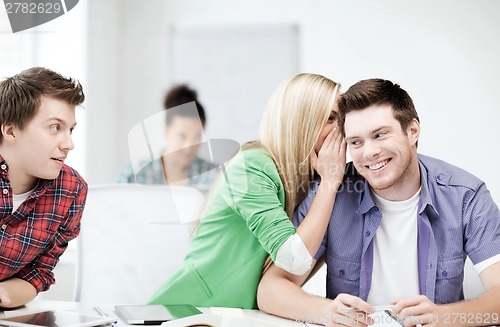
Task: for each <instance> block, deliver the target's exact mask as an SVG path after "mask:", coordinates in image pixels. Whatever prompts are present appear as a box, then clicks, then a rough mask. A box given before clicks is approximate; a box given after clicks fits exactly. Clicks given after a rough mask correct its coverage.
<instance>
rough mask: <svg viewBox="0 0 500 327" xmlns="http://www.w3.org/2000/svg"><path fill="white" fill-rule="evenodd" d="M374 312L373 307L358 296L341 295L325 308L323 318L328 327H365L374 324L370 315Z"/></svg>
mask: <svg viewBox="0 0 500 327" xmlns="http://www.w3.org/2000/svg"><path fill="white" fill-rule="evenodd" d="M373 312H374V310H373V308H372V306H371V305H369V304H368V303H366V302H365V301H363V300H362V299H360V298H359V297H357V296H352V295H349V294H339V295H338V296H337V297H336V298H335V299H334V300H332V301H330V302H329V304H328V305H327V306H326V307H325V310H324V313H323V317H324V320H325V321H324V324H325V326H326V327H338V326H352V327H365V326H368V325H370V324H373V319H372V318H371V317H369V316H368V315H369V314H371V313H373Z"/></svg>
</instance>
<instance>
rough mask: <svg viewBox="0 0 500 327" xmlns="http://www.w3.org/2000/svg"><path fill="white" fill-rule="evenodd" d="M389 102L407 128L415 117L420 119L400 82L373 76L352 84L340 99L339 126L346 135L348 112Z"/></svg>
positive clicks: (403, 126)
mask: <svg viewBox="0 0 500 327" xmlns="http://www.w3.org/2000/svg"><path fill="white" fill-rule="evenodd" d="M381 104H387V105H391V106H392V108H393V113H394V118H396V120H398V121H399V123H400V124H401V128H402V129H403V131H404V130H406V128H407V127H408V125H409V124H410V122H411V121H412V120H413V119H416V120H417V121H420V120H419V118H418V114H417V111H416V110H415V106H414V104H413V100H412V99H411V97H410V96H409V95H408V93H407V92H406V91H405V90H403V89H402V88H401V87H400V86H399V85H398V84H394V83H392V82H391V81H388V80H384V79H380V78H372V79H366V80H362V81H360V82H358V83H356V84H354V85H353V86H351V87H350V88H349V89H348V90H347V91H346V92H345V93H343V94H342V95H341V96H340V99H339V103H338V106H339V128H340V131H341V132H342V134H343V135H344V136H345V130H344V123H345V116H346V115H347V113H349V112H351V111H353V110H362V109H365V108H367V107H370V106H373V105H381Z"/></svg>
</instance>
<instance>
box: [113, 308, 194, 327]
mask: <svg viewBox="0 0 500 327" xmlns="http://www.w3.org/2000/svg"><path fill="white" fill-rule="evenodd" d="M115 309H116V313H117V314H118V315H119V316H120V318H122V319H123V320H124V321H125V322H126V323H127V324H129V325H161V324H162V323H163V322H165V321H170V320H174V319H178V318H184V317H188V316H193V315H197V314H200V313H201V311H200V310H198V309H196V308H195V307H193V306H192V305H189V304H169V305H161V304H145V305H115Z"/></svg>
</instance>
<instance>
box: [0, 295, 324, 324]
mask: <svg viewBox="0 0 500 327" xmlns="http://www.w3.org/2000/svg"><path fill="white" fill-rule="evenodd" d="M99 308H101V309H102V310H103V311H104V312H105V313H106V314H107V315H109V316H113V317H117V321H118V323H117V324H116V326H117V327H124V326H131V325H127V324H125V323H124V322H122V321H121V320H120V319H119V317H118V316H117V315H116V312H115V310H114V305H113V304H99ZM199 309H200V310H201V311H202V312H211V309H210V308H199ZM41 310H64V311H75V312H81V313H86V314H90V315H96V314H97V312H96V311H95V310H94V305H93V304H89V303H80V302H66V301H37V300H34V301H31V302H29V303H28V304H26V306H23V307H21V308H18V309H15V310H6V311H4V312H3V313H0V317H11V316H17V315H21V314H25V313H30V312H35V311H41ZM229 314H231V315H234V311H233V312H230V313H229ZM241 314H242V315H243V316H245V317H251V318H254V319H259V320H262V322H263V324H262V325H264V322H269V323H272V325H273V326H292V327H293V326H301V327H304V326H319V325H313V324H307V325H306V324H304V323H298V322H295V321H291V320H287V319H283V318H279V317H276V316H273V315H269V314H267V313H264V312H262V311H259V310H241V313H240V315H241ZM136 326H137V325H136Z"/></svg>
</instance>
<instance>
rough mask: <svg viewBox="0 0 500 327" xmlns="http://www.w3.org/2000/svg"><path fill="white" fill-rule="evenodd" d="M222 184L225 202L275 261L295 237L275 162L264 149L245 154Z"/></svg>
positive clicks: (242, 154) (233, 161)
mask: <svg viewBox="0 0 500 327" xmlns="http://www.w3.org/2000/svg"><path fill="white" fill-rule="evenodd" d="M223 180H224V181H223V182H222V183H223V184H225V185H224V187H225V190H224V191H223V193H224V198H225V201H226V202H227V204H229V205H230V206H231V207H232V209H233V210H234V211H235V212H236V213H237V214H238V215H239V216H241V217H242V218H243V219H244V220H245V222H246V225H247V227H248V229H249V230H250V231H251V232H252V233H253V235H254V236H255V237H256V238H257V239H258V240H259V242H260V244H261V245H262V247H263V248H264V250H265V251H266V252H267V253H269V254H270V255H271V258H272V260H273V261H274V260H275V259H276V254H277V252H278V250H279V248H280V247H281V245H282V244H283V243H284V242H285V241H286V240H287V239H288V238H289V237H290V236H292V235H293V234H295V227H294V226H293V224H292V223H291V221H290V219H289V218H288V216H287V214H286V212H285V209H284V204H285V193H284V190H283V184H282V182H281V179H280V178H279V175H278V170H277V168H276V165H275V164H274V161H273V160H272V158H271V157H270V155H269V154H268V153H267V152H266V151H265V150H264V149H249V150H244V151H242V152H240V153H239V154H238V155H236V156H235V158H233V160H232V161H231V163H230V164H229V165H228V167H227V169H226V171H225V174H224V176H223Z"/></svg>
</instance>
